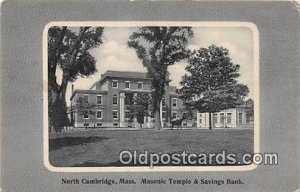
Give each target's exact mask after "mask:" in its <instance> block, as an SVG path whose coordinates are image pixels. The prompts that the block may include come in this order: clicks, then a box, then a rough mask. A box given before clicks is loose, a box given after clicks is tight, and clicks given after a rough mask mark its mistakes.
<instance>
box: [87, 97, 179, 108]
mask: <svg viewBox="0 0 300 192" xmlns="http://www.w3.org/2000/svg"><path fill="white" fill-rule="evenodd" d="M83 98H84V103H89V96H88V95H84V96H83ZM102 100H103V99H102V95H97V105H102ZM161 102H162V106H163V107H166V106H167V104H166V99H165V98H162V101H161ZM117 104H118V96H117V95H116V94H114V95H113V105H117ZM172 107H174V108H175V107H177V98H172Z"/></svg>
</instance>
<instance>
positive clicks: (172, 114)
mask: <svg viewBox="0 0 300 192" xmlns="http://www.w3.org/2000/svg"><path fill="white" fill-rule="evenodd" d="M174 113H175V114H176V118H177V115H178V112H177V111H173V112H172V120H173V119H174V118H173V115H174ZM176 118H175V119H176Z"/></svg>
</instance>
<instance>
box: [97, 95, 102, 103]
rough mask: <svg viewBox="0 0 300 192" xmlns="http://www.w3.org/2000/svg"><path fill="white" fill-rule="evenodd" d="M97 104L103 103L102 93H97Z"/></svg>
mask: <svg viewBox="0 0 300 192" xmlns="http://www.w3.org/2000/svg"><path fill="white" fill-rule="evenodd" d="M97 105H102V95H97Z"/></svg>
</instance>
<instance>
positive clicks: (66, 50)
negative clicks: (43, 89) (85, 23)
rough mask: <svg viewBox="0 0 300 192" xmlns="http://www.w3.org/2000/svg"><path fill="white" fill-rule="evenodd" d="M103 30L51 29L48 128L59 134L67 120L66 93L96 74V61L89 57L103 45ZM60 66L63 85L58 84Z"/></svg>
mask: <svg viewBox="0 0 300 192" xmlns="http://www.w3.org/2000/svg"><path fill="white" fill-rule="evenodd" d="M102 34H103V27H97V28H91V27H80V28H79V29H78V28H73V29H68V28H67V27H66V26H64V27H51V28H50V29H49V31H48V107H49V111H48V114H49V119H50V121H49V122H50V124H49V127H50V128H51V127H52V126H53V127H54V129H55V130H56V131H59V130H60V129H61V127H62V126H64V125H65V123H66V119H67V107H66V98H65V97H66V90H67V86H68V83H69V82H74V81H75V80H76V79H77V78H78V77H87V76H90V75H92V74H94V73H95V72H96V71H97V69H96V65H95V64H96V61H95V59H94V57H93V56H92V55H91V54H90V53H89V50H90V49H91V48H94V47H97V46H99V45H100V44H102V40H101V38H102ZM58 66H59V67H60V69H61V70H62V73H63V74H62V81H61V83H58V82H57V79H56V72H57V70H58Z"/></svg>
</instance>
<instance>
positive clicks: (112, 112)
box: [112, 110, 119, 119]
mask: <svg viewBox="0 0 300 192" xmlns="http://www.w3.org/2000/svg"><path fill="white" fill-rule="evenodd" d="M114 112H117V118H114ZM112 118H113V119H119V112H118V110H113V111H112Z"/></svg>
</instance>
